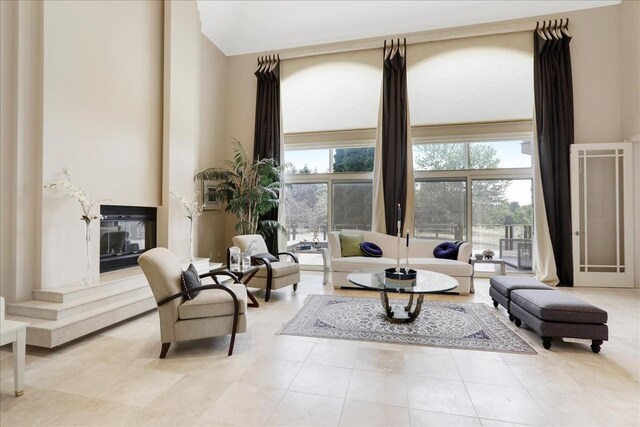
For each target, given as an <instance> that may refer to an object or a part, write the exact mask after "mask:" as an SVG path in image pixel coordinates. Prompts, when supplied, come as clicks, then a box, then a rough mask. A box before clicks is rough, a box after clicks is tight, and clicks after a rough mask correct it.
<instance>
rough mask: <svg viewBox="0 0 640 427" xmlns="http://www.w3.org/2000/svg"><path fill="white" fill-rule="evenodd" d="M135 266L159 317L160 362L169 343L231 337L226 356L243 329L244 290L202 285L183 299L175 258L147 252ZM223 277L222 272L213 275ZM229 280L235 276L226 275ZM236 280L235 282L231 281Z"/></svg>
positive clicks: (235, 286)
mask: <svg viewBox="0 0 640 427" xmlns="http://www.w3.org/2000/svg"><path fill="white" fill-rule="evenodd" d="M138 264H140V267H142V271H143V272H144V275H145V276H146V278H147V281H148V282H149V286H151V290H152V292H153V296H154V297H155V300H156V303H157V304H158V312H159V314H160V340H161V342H162V349H161V351H160V358H161V359H164V357H165V356H166V354H167V351H169V346H170V345H171V343H172V342H177V341H189V340H195V339H199V338H208V337H217V336H222V335H229V334H231V343H230V344H229V353H228V354H229V356H231V354H232V353H233V344H234V342H235V338H236V333H237V332H245V331H246V329H247V318H246V310H247V289H246V288H245V287H244V285H242V284H239V283H228V284H224V285H221V284H220V283H219V282H218V279H217V278H216V277H215V276H213V275H211V274H210V273H207V274H203V275H200V277H201V278H203V277H211V278H212V279H213V280H214V282H215V284H213V285H203V286H201V287H199V288H195V290H196V291H197V290H200V293H199V294H198V296H196V297H195V298H193V299H191V300H190V299H187V298H186V295H187V293H188V292H187V291H186V290H183V288H182V268H181V267H180V264H179V263H178V260H177V259H176V257H175V255H173V254H172V253H171V252H170V251H169V250H167V249H165V248H154V249H150V250H148V251H147V252H145V253H144V254H142V255H141V256H140V258H138ZM215 274H216V275H224V274H225V273H215ZM226 275H228V276H230V277H232V278H233V279H235V276H233V275H232V274H226ZM237 281H238V280H237V279H235V280H234V282H237Z"/></svg>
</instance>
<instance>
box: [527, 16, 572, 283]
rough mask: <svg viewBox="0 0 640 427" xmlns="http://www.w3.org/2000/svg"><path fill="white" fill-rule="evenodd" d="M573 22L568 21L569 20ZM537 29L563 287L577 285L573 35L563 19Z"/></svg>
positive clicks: (547, 187)
mask: <svg viewBox="0 0 640 427" xmlns="http://www.w3.org/2000/svg"><path fill="white" fill-rule="evenodd" d="M567 24H568V20H567ZM539 26H542V29H538V28H536V31H534V35H533V39H534V61H533V63H534V95H535V109H536V114H535V115H536V128H537V135H538V151H539V158H540V177H541V180H542V192H543V197H544V203H545V209H546V214H547V222H548V223H549V233H550V234H551V245H552V247H553V255H554V258H555V262H556V269H557V274H558V279H559V281H560V285H561V286H573V254H572V247H571V241H572V238H571V230H572V228H571V194H570V183H569V176H570V175H569V174H570V171H569V149H570V146H571V144H573V137H574V136H573V84H572V81H571V55H570V52H569V44H570V42H571V37H570V36H569V32H568V30H567V28H566V24H565V25H564V26H563V24H562V21H561V22H560V26H557V25H554V24H552V23H551V22H548V23H547V22H545V23H544V24H539Z"/></svg>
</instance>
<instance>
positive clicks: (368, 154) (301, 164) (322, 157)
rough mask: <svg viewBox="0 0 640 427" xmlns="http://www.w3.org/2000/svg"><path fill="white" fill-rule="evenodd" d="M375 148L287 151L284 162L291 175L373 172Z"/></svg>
mask: <svg viewBox="0 0 640 427" xmlns="http://www.w3.org/2000/svg"><path fill="white" fill-rule="evenodd" d="M374 155H375V150H374V148H373V147H342V148H313V149H297V150H286V151H285V153H284V161H285V162H287V163H290V164H291V166H292V167H291V170H289V173H291V174H317V173H353V172H371V171H373V159H374Z"/></svg>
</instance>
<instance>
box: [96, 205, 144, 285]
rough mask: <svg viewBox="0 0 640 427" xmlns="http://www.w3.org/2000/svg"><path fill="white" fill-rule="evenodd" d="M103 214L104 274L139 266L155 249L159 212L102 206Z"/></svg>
mask: <svg viewBox="0 0 640 427" xmlns="http://www.w3.org/2000/svg"><path fill="white" fill-rule="evenodd" d="M100 214H101V215H102V219H101V220H100V272H101V273H103V272H105V271H112V270H119V269H121V268H127V267H131V266H134V265H137V263H138V257H139V256H140V254H142V253H143V252H144V251H146V250H148V249H151V248H154V247H155V246H156V208H146V207H137V206H112V205H103V206H101V207H100Z"/></svg>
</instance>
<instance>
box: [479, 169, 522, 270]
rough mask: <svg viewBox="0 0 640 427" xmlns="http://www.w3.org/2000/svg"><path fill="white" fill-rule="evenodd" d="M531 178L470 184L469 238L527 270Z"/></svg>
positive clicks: (508, 261)
mask: <svg viewBox="0 0 640 427" xmlns="http://www.w3.org/2000/svg"><path fill="white" fill-rule="evenodd" d="M531 186H532V180H531V179H475V180H473V181H472V184H471V193H472V195H471V200H472V206H473V207H472V212H473V213H472V216H473V227H472V240H473V244H474V246H475V247H477V249H478V250H477V252H481V251H482V250H485V249H491V250H492V251H493V252H494V253H495V254H496V256H497V257H500V258H502V259H504V260H505V262H506V263H507V264H508V265H511V266H513V267H516V268H517V269H518V270H530V269H531V265H532V263H531V262H532V258H531V244H532V243H531V231H532V230H531V229H532V225H533V210H532V188H531Z"/></svg>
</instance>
